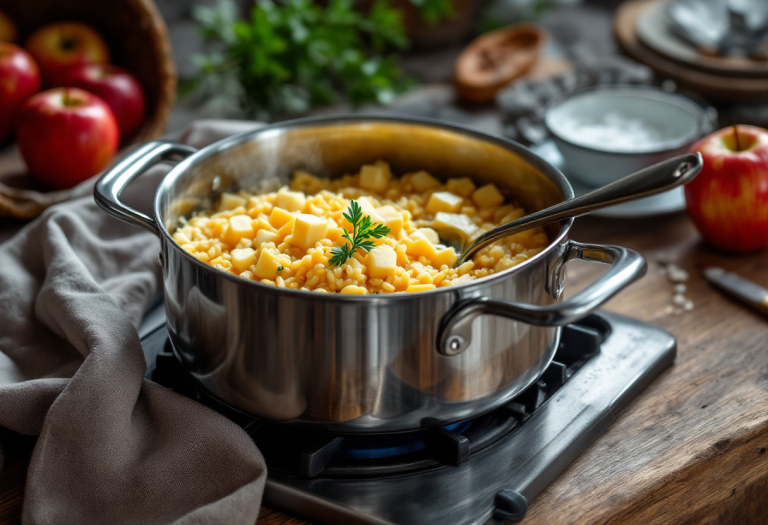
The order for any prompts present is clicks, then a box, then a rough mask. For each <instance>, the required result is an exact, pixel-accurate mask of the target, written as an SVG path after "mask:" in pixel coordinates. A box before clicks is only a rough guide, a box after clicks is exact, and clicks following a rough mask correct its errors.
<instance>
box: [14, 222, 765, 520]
mask: <svg viewBox="0 0 768 525" xmlns="http://www.w3.org/2000/svg"><path fill="white" fill-rule="evenodd" d="M573 238H574V239H576V240H579V241H583V242H598V243H606V244H620V245H623V246H626V247H629V248H634V249H636V250H638V251H640V253H642V254H643V255H644V256H645V257H646V258H647V259H648V261H649V273H648V275H647V276H646V277H645V278H644V279H643V280H641V281H640V282H638V283H636V284H634V285H632V286H631V287H630V288H629V289H627V290H626V291H625V292H624V293H622V294H620V295H618V296H617V297H616V298H614V299H613V300H612V301H611V302H610V303H609V304H608V305H607V307H606V309H607V310H610V311H613V312H618V313H622V314H625V315H630V316H633V317H635V318H638V319H640V320H643V321H646V322H650V323H653V324H656V325H657V326H660V327H662V328H664V329H666V330H668V331H670V332H671V333H672V334H674V335H675V336H676V337H677V339H678V344H679V350H678V358H677V361H676V363H675V365H674V366H673V368H672V369H670V370H668V371H667V372H665V373H664V374H663V375H662V376H661V377H660V378H659V379H658V380H657V381H655V382H654V383H653V384H652V385H651V386H650V387H649V388H648V389H647V390H646V391H645V392H643V394H642V395H641V396H640V397H639V398H638V399H637V400H636V401H635V402H633V403H632V404H631V405H630V406H629V408H628V409H627V410H625V411H624V412H623V413H622V415H620V416H619V418H618V419H617V420H616V421H615V422H614V423H613V424H612V425H611V427H609V429H608V431H607V432H606V433H605V434H604V435H603V436H602V437H600V438H599V439H598V440H597V441H596V442H595V443H594V444H593V445H592V446H591V447H590V448H589V449H587V450H586V451H585V452H584V453H583V454H582V455H581V456H580V457H579V458H578V459H577V460H576V461H575V462H574V463H573V465H571V466H570V467H569V468H568V469H567V470H566V471H565V472H564V473H563V474H562V475H561V476H560V477H559V478H558V479H557V480H555V482H553V483H552V484H551V485H550V486H549V487H548V488H547V489H546V490H545V491H544V492H543V493H542V494H541V495H540V496H539V497H538V498H536V499H535V500H534V501H533V502H532V504H531V507H530V510H529V514H528V517H526V519H525V523H526V524H528V525H539V524H541V525H543V524H547V525H556V524H561V523H562V524H565V523H569V524H570V523H584V524H587V523H589V524H592V523H622V524H635V523H636V524H641V523H642V524H650V523H713V524H714V523H718V524H720V523H724V524H727V523H734V524H737V523H738V524H745V523H768V453H766V449H768V322H766V320H765V319H764V318H762V317H761V316H760V315H759V314H757V313H755V312H753V311H752V310H750V309H748V308H746V307H744V306H742V305H741V304H739V303H737V302H735V301H733V300H731V299H729V298H727V297H725V296H723V295H722V294H720V293H719V292H717V291H715V290H714V289H713V288H712V287H711V286H710V285H709V284H707V283H706V282H705V281H704V280H703V279H702V277H701V274H700V271H699V269H700V268H701V267H703V266H706V265H718V266H721V267H723V268H725V269H728V270H731V271H735V272H737V273H739V274H741V275H743V276H745V277H747V278H749V279H752V280H754V281H756V282H759V283H761V284H762V285H764V286H767V287H768V251H762V252H759V253H756V254H750V255H739V256H734V255H728V254H725V253H722V252H718V251H716V250H714V249H711V248H709V247H707V246H706V245H705V244H703V243H702V242H701V241H700V240H699V237H698V234H697V233H696V232H695V230H694V228H693V226H692V225H691V223H690V221H689V220H688V219H687V217H686V216H685V215H684V214H679V215H677V216H672V217H662V218H656V219H645V220H638V221H622V220H614V219H600V218H583V219H579V220H578V221H577V224H576V225H575V227H574V230H573ZM662 260H663V261H673V262H675V263H676V264H678V265H679V266H681V267H683V268H685V269H686V270H688V271H689V272H690V274H691V279H690V281H689V283H688V292H687V294H686V295H687V296H688V297H689V298H691V299H692V300H693V301H694V303H695V309H694V310H693V311H692V312H688V313H685V314H682V315H671V314H667V313H665V308H666V306H667V305H669V304H670V301H671V297H672V285H671V283H670V282H669V281H668V280H667V278H666V276H665V275H664V274H663V273H662V272H661V270H660V268H661V266H660V264H659V261H662ZM601 268H602V267H600V266H598V265H588V264H583V263H574V264H572V265H571V267H570V268H569V271H568V285H569V294H572V293H574V292H575V291H576V290H578V289H579V288H580V287H582V286H584V285H585V284H586V283H587V282H589V281H590V280H591V279H593V278H594V277H595V276H596V275H597V274H599V272H600V271H601ZM22 464H23V463H17V465H22ZM18 472H19V467H15V469H11V470H8V471H6V472H5V473H3V474H2V476H0V501H2V502H3V506H2V507H0V525H4V524H10V523H18V520H19V516H20V511H21V504H20V500H19V498H20V493H21V486H22V484H23V479H21V478H19V474H18ZM14 480H15V481H14ZM259 522H260V523H263V524H268V525H301V524H305V523H310V522H307V521H304V520H301V519H298V518H292V517H290V516H287V515H285V514H282V513H280V512H278V511H276V510H273V509H268V508H264V509H262V512H261V515H260V520H259Z"/></svg>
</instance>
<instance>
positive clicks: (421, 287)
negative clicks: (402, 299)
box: [405, 284, 437, 293]
mask: <svg viewBox="0 0 768 525" xmlns="http://www.w3.org/2000/svg"><path fill="white" fill-rule="evenodd" d="M435 288H437V287H436V286H435V285H434V284H411V285H410V286H408V288H406V289H405V291H406V292H407V293H414V292H428V291H429V290H434V289H435Z"/></svg>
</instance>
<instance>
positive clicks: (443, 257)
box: [431, 248, 459, 268]
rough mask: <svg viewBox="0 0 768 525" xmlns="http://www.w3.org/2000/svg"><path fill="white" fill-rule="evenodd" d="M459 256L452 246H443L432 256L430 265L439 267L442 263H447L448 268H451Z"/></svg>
mask: <svg viewBox="0 0 768 525" xmlns="http://www.w3.org/2000/svg"><path fill="white" fill-rule="evenodd" d="M458 258H459V256H458V255H456V252H455V251H454V250H453V248H444V249H442V250H439V251H438V252H437V253H435V255H433V256H432V259H431V260H432V266H434V267H435V268H440V267H441V266H442V265H444V264H445V265H447V266H448V268H453V267H454V265H455V264H456V260H457V259H458Z"/></svg>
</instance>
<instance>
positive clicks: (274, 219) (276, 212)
mask: <svg viewBox="0 0 768 525" xmlns="http://www.w3.org/2000/svg"><path fill="white" fill-rule="evenodd" d="M295 218H296V216H295V215H293V214H292V213H290V212H288V210H284V209H283V208H277V207H275V208H272V213H270V214H269V224H271V225H272V226H273V227H275V228H277V229H278V230H279V229H280V228H282V227H283V226H285V225H286V224H287V223H288V222H290V221H291V220H293V219H295Z"/></svg>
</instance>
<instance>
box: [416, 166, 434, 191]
mask: <svg viewBox="0 0 768 525" xmlns="http://www.w3.org/2000/svg"><path fill="white" fill-rule="evenodd" d="M411 184H412V185H413V189H414V190H416V191H419V192H421V191H427V190H433V189H435V188H439V187H440V181H439V180H437V179H436V178H434V177H433V176H432V175H430V174H429V173H427V172H426V171H423V170H422V171H418V172H416V173H414V174H413V175H412V176H411Z"/></svg>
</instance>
